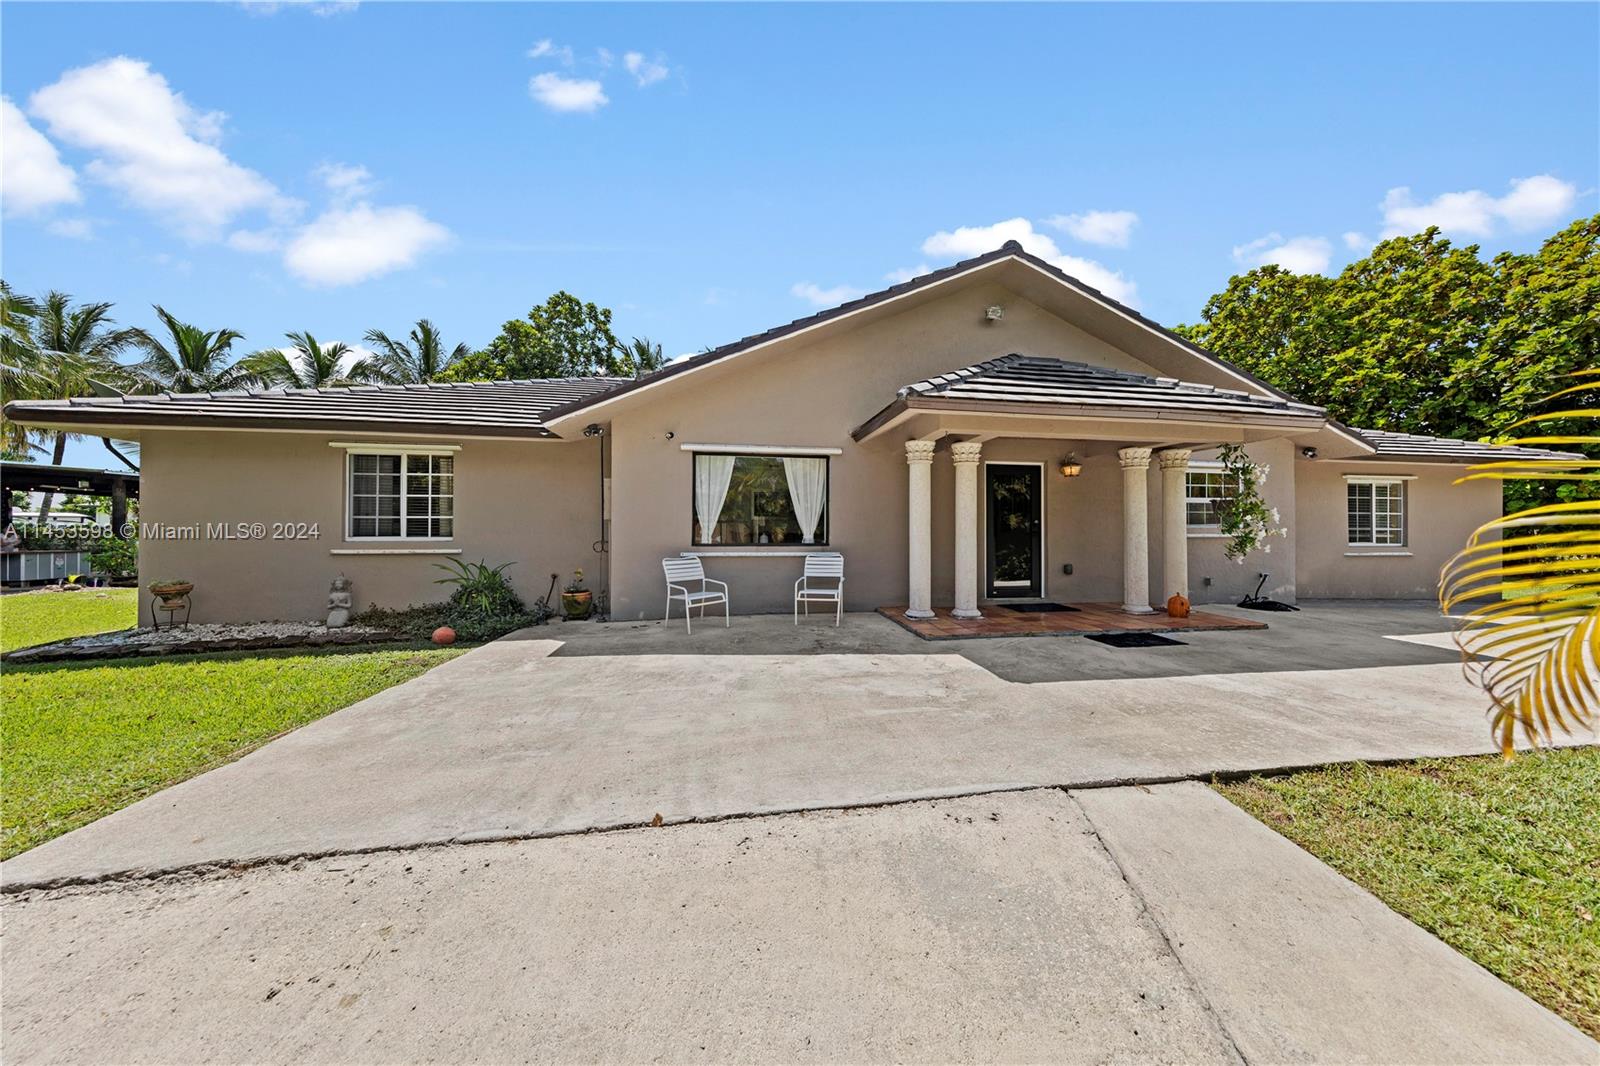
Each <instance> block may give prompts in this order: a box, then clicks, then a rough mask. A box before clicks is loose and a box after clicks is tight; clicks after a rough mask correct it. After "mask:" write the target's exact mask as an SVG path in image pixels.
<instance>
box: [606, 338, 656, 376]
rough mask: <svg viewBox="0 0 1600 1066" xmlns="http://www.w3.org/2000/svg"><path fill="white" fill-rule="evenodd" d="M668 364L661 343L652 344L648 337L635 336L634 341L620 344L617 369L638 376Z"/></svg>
mask: <svg viewBox="0 0 1600 1066" xmlns="http://www.w3.org/2000/svg"><path fill="white" fill-rule="evenodd" d="M666 365H667V357H666V354H665V353H664V352H662V350H661V345H659V344H651V343H650V338H648V337H635V338H633V341H632V343H630V344H624V345H620V346H619V347H618V350H617V369H618V370H619V371H620V372H623V373H630V374H632V375H633V376H634V377H636V378H642V377H644V376H645V375H646V374H649V373H653V372H654V371H657V370H660V369H661V368H662V367H664V366H666Z"/></svg>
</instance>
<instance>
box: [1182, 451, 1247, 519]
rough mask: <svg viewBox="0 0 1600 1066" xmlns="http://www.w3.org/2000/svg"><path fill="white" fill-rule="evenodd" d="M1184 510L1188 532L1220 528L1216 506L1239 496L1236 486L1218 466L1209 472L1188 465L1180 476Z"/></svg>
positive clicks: (1237, 485)
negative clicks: (1181, 477) (1182, 487)
mask: <svg viewBox="0 0 1600 1066" xmlns="http://www.w3.org/2000/svg"><path fill="white" fill-rule="evenodd" d="M1184 479H1185V480H1184V485H1185V487H1184V501H1183V504H1184V511H1185V519H1186V521H1187V523H1188V526H1189V528H1190V529H1199V530H1214V529H1217V528H1218V527H1220V526H1221V524H1222V518H1221V516H1220V515H1218V514H1217V505H1218V504H1220V503H1221V502H1222V501H1223V500H1226V499H1229V498H1231V497H1233V496H1236V495H1238V493H1239V484H1238V482H1237V481H1234V480H1232V479H1230V478H1229V477H1228V475H1227V474H1225V473H1224V472H1223V471H1222V468H1221V466H1220V465H1219V466H1218V467H1217V469H1215V470H1210V469H1206V468H1204V467H1201V468H1199V469H1195V468H1194V467H1193V466H1191V467H1190V468H1189V470H1188V472H1187V473H1186V474H1185V475H1184Z"/></svg>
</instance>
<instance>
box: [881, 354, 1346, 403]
mask: <svg viewBox="0 0 1600 1066" xmlns="http://www.w3.org/2000/svg"><path fill="white" fill-rule="evenodd" d="M898 395H899V396H900V398H901V399H903V400H913V399H937V400H950V401H967V402H972V403H993V404H1009V405H1019V404H1021V405H1026V404H1039V405H1042V406H1043V405H1049V406H1069V407H1087V408H1096V407H1105V408H1117V409H1119V410H1126V409H1129V408H1132V409H1140V408H1148V409H1150V410H1151V411H1152V412H1154V411H1156V410H1160V411H1194V412H1196V413H1207V414H1218V413H1229V414H1241V415H1265V416H1267V417H1273V416H1286V417H1295V418H1309V419H1321V418H1323V417H1324V412H1323V409H1322V408H1320V407H1316V406H1313V405H1312V404H1308V403H1300V402H1298V401H1295V400H1289V399H1285V398H1283V397H1281V396H1272V395H1265V394H1261V393H1251V392H1244V391H1242V390H1237V389H1220V388H1216V387H1214V386H1211V385H1197V384H1194V383H1193V382H1188V381H1179V380H1178V379H1177V378H1158V377H1151V376H1149V375H1148V374H1135V373H1130V372H1129V371H1125V370H1113V369H1111V368H1109V367H1103V366H1093V365H1091V364H1088V363H1077V362H1072V361H1070V360H1067V359H1056V358H1052V357H1046V356H1036V355H1017V354H1012V355H1005V356H1001V357H1000V358H998V359H990V360H987V361H985V362H982V363H975V364H973V365H972V366H969V367H963V368H962V369H960V370H957V371H954V372H952V373H949V374H940V375H939V376H938V377H932V378H928V379H927V380H926V381H918V382H916V383H914V384H911V385H907V386H905V387H904V388H902V389H901V390H900V391H899V394H898Z"/></svg>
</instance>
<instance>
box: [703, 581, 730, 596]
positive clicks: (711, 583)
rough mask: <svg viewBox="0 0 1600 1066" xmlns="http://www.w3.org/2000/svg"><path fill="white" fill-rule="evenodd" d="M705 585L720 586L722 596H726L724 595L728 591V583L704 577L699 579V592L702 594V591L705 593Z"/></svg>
mask: <svg viewBox="0 0 1600 1066" xmlns="http://www.w3.org/2000/svg"><path fill="white" fill-rule="evenodd" d="M707 585H721V586H722V591H723V594H724V595H726V594H727V591H728V583H727V582H726V581H718V580H717V579H716V578H712V577H704V578H701V579H700V590H701V591H702V592H704V591H705V587H706V586H707Z"/></svg>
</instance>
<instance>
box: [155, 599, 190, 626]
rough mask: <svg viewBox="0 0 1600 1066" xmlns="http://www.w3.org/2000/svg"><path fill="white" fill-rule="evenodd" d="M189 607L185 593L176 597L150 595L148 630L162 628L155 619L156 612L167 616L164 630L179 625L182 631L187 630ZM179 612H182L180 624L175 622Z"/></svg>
mask: <svg viewBox="0 0 1600 1066" xmlns="http://www.w3.org/2000/svg"><path fill="white" fill-rule="evenodd" d="M191 606H192V605H191V604H190V602H189V594H188V593H187V592H184V593H180V594H179V595H176V596H171V595H168V596H159V595H152V596H151V597H150V628H151V629H154V630H157V631H159V630H161V629H162V628H163V627H162V624H161V622H159V621H158V620H157V619H156V612H158V611H159V612H161V613H162V614H164V615H166V616H167V623H166V626H165V628H167V629H172V628H173V627H174V626H178V625H181V626H183V628H184V629H188V628H189V611H190V608H191ZM179 611H182V612H183V621H182V622H178V621H177V615H178V612H179Z"/></svg>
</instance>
